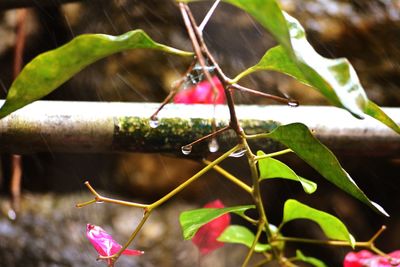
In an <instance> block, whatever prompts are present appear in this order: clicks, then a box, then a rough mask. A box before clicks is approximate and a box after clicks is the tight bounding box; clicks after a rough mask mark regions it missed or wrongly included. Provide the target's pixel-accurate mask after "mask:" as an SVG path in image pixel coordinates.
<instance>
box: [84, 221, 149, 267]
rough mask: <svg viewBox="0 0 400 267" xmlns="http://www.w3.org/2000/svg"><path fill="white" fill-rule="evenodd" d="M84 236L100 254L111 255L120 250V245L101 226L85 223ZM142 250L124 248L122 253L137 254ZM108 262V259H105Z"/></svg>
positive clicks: (140, 253) (141, 252)
mask: <svg viewBox="0 0 400 267" xmlns="http://www.w3.org/2000/svg"><path fill="white" fill-rule="evenodd" d="M86 236H87V238H88V239H89V241H90V242H91V243H92V245H93V247H94V248H95V250H96V251H97V253H99V255H100V256H103V257H107V256H112V255H114V254H116V253H118V251H120V250H121V248H122V246H121V245H120V244H119V243H118V242H117V241H115V240H114V239H113V237H112V236H111V235H110V234H108V233H107V232H106V231H104V229H103V228H101V227H100V226H97V225H93V224H87V225H86ZM143 253H144V252H143V251H140V250H133V249H125V250H124V251H123V252H122V254H124V255H129V256H139V255H142V254H143ZM107 262H108V264H110V260H108V261H107Z"/></svg>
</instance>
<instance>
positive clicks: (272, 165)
mask: <svg viewBox="0 0 400 267" xmlns="http://www.w3.org/2000/svg"><path fill="white" fill-rule="evenodd" d="M262 155H265V153H264V152H262V151H258V152H257V156H262ZM258 169H259V170H260V180H264V179H273V178H282V179H289V180H293V181H297V182H299V183H301V186H302V187H303V189H304V191H305V192H306V193H308V194H312V193H314V192H315V190H317V184H316V183H314V182H312V181H309V180H307V179H305V178H302V177H300V176H298V175H297V174H296V173H295V172H294V171H293V170H292V169H291V168H289V167H288V166H287V165H286V164H284V163H283V162H281V161H279V160H277V159H273V158H264V159H260V160H258Z"/></svg>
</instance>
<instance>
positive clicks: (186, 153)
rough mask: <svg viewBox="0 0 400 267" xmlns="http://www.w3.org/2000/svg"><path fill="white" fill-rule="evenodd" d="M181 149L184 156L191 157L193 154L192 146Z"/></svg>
mask: <svg viewBox="0 0 400 267" xmlns="http://www.w3.org/2000/svg"><path fill="white" fill-rule="evenodd" d="M181 149H182V154H183V155H189V154H190V153H191V152H192V146H191V145H186V146H183V147H182V148H181Z"/></svg>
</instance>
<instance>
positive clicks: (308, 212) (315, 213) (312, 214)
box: [282, 199, 355, 248]
mask: <svg viewBox="0 0 400 267" xmlns="http://www.w3.org/2000/svg"><path fill="white" fill-rule="evenodd" d="M297 219H306V220H311V221H313V222H315V223H317V224H318V225H319V226H320V227H321V229H322V231H323V232H324V233H325V235H326V236H327V237H328V238H330V239H333V240H342V241H348V242H349V244H350V245H351V246H352V247H353V248H354V245H355V240H354V237H353V236H352V235H351V234H350V233H349V231H348V230H347V228H346V226H345V225H344V224H343V223H342V222H341V221H340V220H339V219H338V218H336V217H335V216H333V215H331V214H329V213H326V212H323V211H320V210H317V209H314V208H311V207H309V206H307V205H305V204H302V203H300V202H298V201H297V200H294V199H288V200H287V201H286V202H285V206H284V208H283V220H282V225H283V224H285V223H287V222H290V221H293V220H297Z"/></svg>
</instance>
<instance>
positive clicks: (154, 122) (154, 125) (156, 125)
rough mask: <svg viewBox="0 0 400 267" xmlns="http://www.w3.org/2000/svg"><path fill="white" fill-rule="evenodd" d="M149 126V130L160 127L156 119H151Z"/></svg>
mask: <svg viewBox="0 0 400 267" xmlns="http://www.w3.org/2000/svg"><path fill="white" fill-rule="evenodd" d="M149 125H150V127H151V128H153V129H155V128H157V127H158V126H159V125H160V122H159V121H158V118H157V117H151V118H150V120H149Z"/></svg>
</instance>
